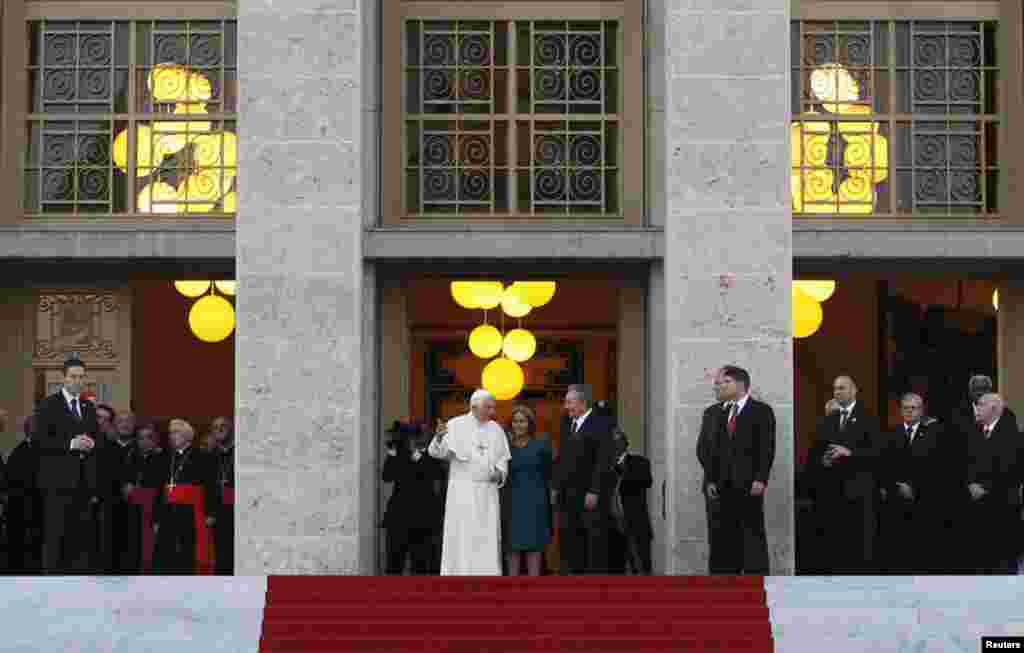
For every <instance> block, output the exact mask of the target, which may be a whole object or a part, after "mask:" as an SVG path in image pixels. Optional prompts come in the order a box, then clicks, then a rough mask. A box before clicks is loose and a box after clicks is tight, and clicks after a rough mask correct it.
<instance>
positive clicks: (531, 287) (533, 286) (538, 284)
mask: <svg viewBox="0 0 1024 653" xmlns="http://www.w3.org/2000/svg"><path fill="white" fill-rule="evenodd" d="M512 285H513V286H519V288H520V290H519V295H520V297H521V298H522V301H523V302H524V303H526V304H529V305H530V306H532V307H534V308H537V307H539V306H543V305H544V304H547V303H548V302H550V301H551V298H552V297H554V296H555V289H556V285H555V282H554V281H517V282H515V283H514V284H512Z"/></svg>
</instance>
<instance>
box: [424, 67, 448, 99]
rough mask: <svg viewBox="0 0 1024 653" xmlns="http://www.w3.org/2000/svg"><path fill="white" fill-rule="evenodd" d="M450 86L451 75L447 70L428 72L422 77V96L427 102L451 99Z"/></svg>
mask: <svg viewBox="0 0 1024 653" xmlns="http://www.w3.org/2000/svg"><path fill="white" fill-rule="evenodd" d="M452 86H453V85H452V74H451V73H450V72H448V71H447V70H428V71H426V74H424V76H423V87H424V94H425V96H426V99H428V100H450V99H452V98H453V97H454V93H453V88H452Z"/></svg>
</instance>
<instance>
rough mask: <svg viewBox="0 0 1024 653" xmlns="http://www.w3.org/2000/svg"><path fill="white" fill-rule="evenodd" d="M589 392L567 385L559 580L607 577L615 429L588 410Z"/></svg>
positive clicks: (559, 476)
mask: <svg viewBox="0 0 1024 653" xmlns="http://www.w3.org/2000/svg"><path fill="white" fill-rule="evenodd" d="M592 406H593V404H592V397H591V394H590V388H589V387H587V386H585V385H571V386H569V391H568V392H566V394H565V410H566V412H567V413H568V415H569V420H568V421H567V422H566V423H565V424H564V427H565V429H566V431H567V432H565V433H563V434H562V437H561V441H560V451H559V457H558V465H557V466H556V468H555V483H554V485H555V487H554V489H553V491H552V494H554V497H553V498H554V500H555V502H556V505H557V506H558V510H559V512H560V517H559V538H560V542H559V547H560V551H561V558H562V565H561V566H562V574H563V575H571V574H607V573H608V572H609V560H608V529H609V527H610V526H611V495H612V490H613V488H614V486H615V471H614V465H615V443H614V441H613V440H612V428H613V424H612V422H611V420H609V419H608V418H607V417H605V416H602V415H600V414H597V413H595V412H594V411H593V408H592Z"/></svg>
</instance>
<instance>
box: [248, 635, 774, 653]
mask: <svg viewBox="0 0 1024 653" xmlns="http://www.w3.org/2000/svg"><path fill="white" fill-rule="evenodd" d="M260 651H261V653H364V652H365V653H370V652H373V653H384V652H388V653H391V652H395V653H398V652H400V653H431V652H434V651H445V652H448V653H513V652H516V653H517V652H520V651H522V652H523V653H526V652H530V653H541V652H545V653H547V652H551V653H554V652H556V651H558V652H561V651H580V652H581V653H582V652H586V653H637V652H638V651H641V652H648V651H650V652H655V651H656V652H657V653H670V652H675V651H688V652H689V651H729V652H733V651H742V652H749V653H771V652H772V646H771V641H770V640H766V639H765V638H763V637H761V638H743V637H729V636H726V635H715V634H709V635H708V636H706V637H686V638H672V637H631V636H625V637H585V638H583V637H581V638H560V637H464V636H459V635H453V636H449V637H443V638H429V637H416V638H413V637H386V638H385V637H368V638H350V639H346V640H319V641H318V640H294V641H264V642H263V643H262V644H261V646H260Z"/></svg>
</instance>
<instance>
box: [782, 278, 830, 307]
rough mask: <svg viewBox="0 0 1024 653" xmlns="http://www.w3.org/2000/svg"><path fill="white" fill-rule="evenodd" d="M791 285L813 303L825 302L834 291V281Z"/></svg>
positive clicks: (798, 282)
mask: <svg viewBox="0 0 1024 653" xmlns="http://www.w3.org/2000/svg"><path fill="white" fill-rule="evenodd" d="M793 285H794V286H796V287H797V288H799V289H800V290H801V291H802V292H803V293H804V294H805V295H807V296H808V297H810V298H811V299H813V300H814V301H816V302H818V303H821V302H824V301H826V300H827V299H828V298H829V297H831V296H832V294H833V293H834V292H835V291H836V282H835V281H802V280H801V281H794V282H793Z"/></svg>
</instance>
